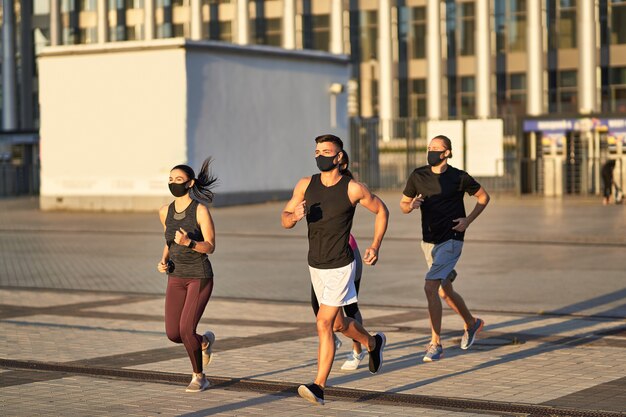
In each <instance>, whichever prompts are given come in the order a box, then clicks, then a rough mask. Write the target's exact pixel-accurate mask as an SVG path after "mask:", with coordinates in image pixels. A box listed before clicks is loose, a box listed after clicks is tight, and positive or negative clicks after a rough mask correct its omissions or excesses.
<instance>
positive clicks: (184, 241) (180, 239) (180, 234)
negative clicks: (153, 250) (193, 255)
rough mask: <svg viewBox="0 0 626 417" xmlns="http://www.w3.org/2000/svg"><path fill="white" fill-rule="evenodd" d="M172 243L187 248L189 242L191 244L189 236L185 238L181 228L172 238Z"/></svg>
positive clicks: (183, 230)
mask: <svg viewBox="0 0 626 417" xmlns="http://www.w3.org/2000/svg"><path fill="white" fill-rule="evenodd" d="M174 242H176V243H177V244H179V245H181V246H187V245H189V242H191V239H189V236H187V232H185V229H183V228H182V227H181V228H180V229H179V230H177V231H176V235H175V236H174Z"/></svg>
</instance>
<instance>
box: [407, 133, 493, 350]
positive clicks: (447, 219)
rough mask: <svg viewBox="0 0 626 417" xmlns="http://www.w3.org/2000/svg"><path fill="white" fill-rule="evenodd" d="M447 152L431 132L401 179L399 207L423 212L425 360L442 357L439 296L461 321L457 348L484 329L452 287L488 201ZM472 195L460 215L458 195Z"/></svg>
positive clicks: (442, 139)
mask: <svg viewBox="0 0 626 417" xmlns="http://www.w3.org/2000/svg"><path fill="white" fill-rule="evenodd" d="M451 157H452V143H451V141H450V139H449V138H447V137H446V136H436V137H434V138H433V139H432V140H431V141H430V144H429V145H428V165H426V166H423V167H421V168H417V169H415V170H414V171H413V173H411V175H410V176H409V179H408V181H407V183H406V187H405V189H404V192H403V195H402V199H401V200H400V208H401V209H402V212H403V213H406V214H408V213H411V212H412V211H413V210H415V209H417V208H419V209H420V211H421V213H422V250H423V251H424V255H425V257H426V263H427V264H428V268H429V270H428V272H427V273H426V283H425V285H424V291H425V292H426V299H427V301H428V313H429V315H430V326H431V340H430V344H429V345H428V348H427V349H426V354H425V355H424V357H423V361H424V362H431V361H434V360H438V359H440V358H441V357H442V356H443V346H442V345H441V338H440V335H441V316H442V308H441V300H440V299H439V297H441V298H443V299H444V300H445V301H446V302H447V303H448V305H449V306H450V307H451V308H452V309H453V310H454V311H455V312H456V313H457V314H459V315H460V316H461V317H462V318H463V320H464V321H465V333H464V334H463V338H462V339H461V349H468V348H469V347H470V346H471V345H472V344H473V343H474V339H475V337H476V334H477V333H478V332H480V331H481V329H482V328H483V325H484V322H483V320H482V319H480V318H477V317H474V316H473V315H472V314H471V313H470V311H469V309H468V308H467V306H466V305H465V301H464V300H463V298H462V297H461V295H460V294H459V293H457V292H455V291H454V288H453V287H452V281H454V278H455V277H456V271H455V269H454V267H455V266H456V263H457V262H458V260H459V258H460V256H461V249H462V248H463V237H464V235H465V230H466V229H467V228H468V227H469V225H470V224H471V223H472V222H473V221H474V220H475V219H476V217H478V215H479V214H480V213H481V212H482V211H483V210H484V209H485V207H486V206H487V204H488V203H489V194H487V192H486V191H485V190H484V189H483V188H482V187H481V186H480V184H479V183H477V182H476V181H475V180H474V178H472V177H471V176H470V175H469V174H468V173H467V172H465V171H461V170H459V169H456V168H454V167H452V166H450V165H448V158H451ZM466 192H467V193H468V194H470V195H473V196H474V197H476V198H477V199H478V203H477V204H476V206H475V207H474V210H472V212H471V213H470V215H469V216H466V214H465V206H464V203H463V196H464V195H465V193H466Z"/></svg>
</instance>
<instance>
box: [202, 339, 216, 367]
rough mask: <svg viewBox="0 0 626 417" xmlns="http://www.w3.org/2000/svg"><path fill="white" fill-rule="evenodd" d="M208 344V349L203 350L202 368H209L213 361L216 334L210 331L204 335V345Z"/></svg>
mask: <svg viewBox="0 0 626 417" xmlns="http://www.w3.org/2000/svg"><path fill="white" fill-rule="evenodd" d="M205 343H206V347H204V348H203V349H202V366H207V365H208V364H210V363H211V360H212V359H213V356H212V351H213V344H214V343H215V334H214V333H213V332H211V331H208V332H206V333H204V334H203V335H202V344H203V345H204V344H205Z"/></svg>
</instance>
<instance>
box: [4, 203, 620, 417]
mask: <svg viewBox="0 0 626 417" xmlns="http://www.w3.org/2000/svg"><path fill="white" fill-rule="evenodd" d="M381 198H383V200H384V201H385V202H386V203H387V204H388V206H389V208H390V212H391V215H390V227H389V231H388V234H387V236H386V239H385V241H384V242H383V247H382V250H381V253H380V262H379V264H378V265H376V266H375V267H366V268H365V270H364V274H363V282H362V285H361V295H360V299H359V304H360V306H361V310H362V313H363V317H364V320H365V324H366V327H367V328H368V329H369V330H371V331H384V332H385V333H386V334H387V339H388V345H387V349H386V351H385V364H384V367H383V371H382V373H381V374H379V375H371V374H370V373H369V371H368V370H367V364H366V363H365V362H364V363H363V365H362V366H361V367H360V368H359V370H358V371H356V372H346V371H341V370H340V369H339V368H340V366H341V363H342V362H343V360H344V359H345V355H346V354H347V353H348V352H349V349H350V348H349V345H350V341H349V340H347V339H345V338H343V337H342V340H343V342H344V344H343V347H342V348H341V349H340V351H339V352H338V355H337V358H336V361H335V364H334V366H333V371H332V373H331V378H330V380H329V388H328V390H327V394H326V395H327V403H326V405H325V406H324V407H316V406H312V405H310V404H309V403H307V402H305V401H304V400H302V399H301V398H300V397H298V396H297V394H296V388H297V386H298V385H299V384H301V383H309V382H310V381H312V380H313V378H314V376H315V368H316V366H315V365H316V356H317V337H316V333H315V324H314V317H313V313H312V311H311V308H310V306H309V304H308V297H309V277H308V270H307V268H306V249H307V241H306V225H305V224H299V225H297V226H296V227H295V228H294V229H292V230H283V229H282V228H281V227H280V211H281V210H282V207H283V204H284V203H282V202H276V203H267V204H258V205H249V206H238V207H224V208H214V209H212V213H213V217H214V220H215V224H216V233H217V249H216V252H215V254H214V255H212V257H211V259H212V263H213V266H214V270H215V274H216V275H215V290H214V293H213V297H212V299H211V301H210V302H209V305H208V306H207V309H206V311H205V314H204V316H203V319H202V321H201V323H200V325H199V331H200V332H204V331H205V330H206V329H211V330H213V331H214V332H215V334H216V336H217V342H216V344H215V352H216V353H215V358H214V360H213V362H212V364H211V365H210V366H209V367H208V368H207V369H206V373H207V375H208V377H209V379H210V381H211V383H212V388H211V389H209V390H208V391H206V392H203V393H200V394H189V393H185V392H184V388H185V386H186V384H187V383H188V381H189V379H190V373H191V367H190V364H189V360H188V358H187V356H186V353H185V350H184V348H183V347H182V346H180V345H175V344H173V343H172V342H170V341H169V340H168V339H167V337H166V336H165V332H164V325H163V304H164V299H163V298H164V297H163V292H164V288H165V277H164V276H163V275H161V274H159V273H158V272H156V264H157V262H158V260H159V259H160V253H161V250H162V247H163V244H164V242H163V236H162V227H161V225H160V223H159V220H158V215H157V214H156V211H155V212H154V213H138V214H137V213H135V214H129V213H70V212H54V213H44V212H40V211H38V210H37V204H36V200H33V199H28V198H25V199H12V200H0V415H2V416H31V415H50V416H96V415H103V416H104V415H106V416H112V415H114V416H127V415H137V416H157V415H158V416H208V415H223V416H268V415H273V416H296V415H297V416H309V415H311V416H318V415H319V416H327V415H332V416H377V415H394V416H396V415H397V416H454V417H456V416H479V415H505V416H551V415H553V416H604V415H606V416H612V415H626V353H625V352H626V256H625V254H626V207H624V206H608V207H603V206H601V205H600V204H599V202H600V201H599V199H596V198H565V199H541V198H536V197H527V198H517V197H511V196H497V195H496V196H493V199H492V202H491V204H490V205H489V207H488V208H487V210H486V211H485V212H484V213H483V215H481V217H479V219H478V220H477V221H476V222H475V223H474V224H473V225H471V226H470V228H469V230H468V232H467V236H466V244H465V248H464V254H463V257H462V258H461V262H460V263H459V266H458V271H459V277H458V278H457V280H456V281H455V287H456V289H457V290H458V291H459V292H460V293H461V294H462V295H463V296H464V298H465V299H466V301H467V303H468V305H469V307H470V309H472V310H473V312H474V314H475V315H478V316H480V317H481V318H483V319H484V320H485V322H486V326H485V329H484V331H483V332H482V333H481V334H480V338H479V340H478V341H477V342H476V343H475V345H474V346H473V347H472V348H471V349H470V350H468V351H463V350H461V349H460V348H459V343H460V338H461V335H462V321H461V319H460V318H459V317H458V316H456V315H455V314H454V313H453V312H452V311H451V310H449V309H447V308H446V309H444V318H443V329H444V332H443V335H442V336H443V346H444V349H445V356H444V359H442V360H441V361H439V362H434V363H423V362H422V361H421V357H422V355H423V351H424V349H425V347H426V345H427V343H428V341H429V338H430V329H429V324H428V313H427V310H426V308H425V307H426V300H425V296H424V293H423V290H422V286H423V275H424V273H425V272H426V265H425V262H424V260H423V255H422V254H421V251H420V245H419V230H420V228H419V214H417V213H413V214H411V215H403V214H401V213H400V210H399V208H398V201H399V199H400V194H399V193H391V192H385V193H381ZM467 204H468V207H471V205H473V200H472V199H469V200H468V201H467ZM372 231H373V216H371V215H369V214H368V213H367V212H366V211H364V209H363V208H359V209H358V210H357V216H356V217H355V224H354V229H353V232H354V234H355V236H356V238H357V241H358V242H359V244H360V246H361V247H362V248H364V247H366V245H367V243H368V242H369V240H368V239H371V236H372Z"/></svg>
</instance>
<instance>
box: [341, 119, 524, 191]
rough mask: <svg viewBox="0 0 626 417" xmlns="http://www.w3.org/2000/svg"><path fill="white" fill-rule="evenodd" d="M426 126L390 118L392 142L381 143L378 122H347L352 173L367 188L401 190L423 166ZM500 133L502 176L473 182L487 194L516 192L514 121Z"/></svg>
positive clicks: (506, 122) (422, 121) (517, 168)
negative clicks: (482, 187) (502, 151)
mask: <svg viewBox="0 0 626 417" xmlns="http://www.w3.org/2000/svg"><path fill="white" fill-rule="evenodd" d="M426 124H427V120H426V119H394V120H393V121H392V123H391V126H390V130H391V132H392V133H391V135H392V138H393V139H391V140H389V141H383V140H382V132H381V123H380V120H379V119H377V118H371V119H361V118H353V119H351V121H350V139H351V141H350V144H351V148H352V150H351V152H352V155H350V157H351V158H350V159H351V164H352V165H351V170H352V172H353V173H354V174H355V176H356V177H357V178H358V179H359V181H361V182H364V183H365V184H367V185H368V186H369V187H370V188H373V189H392V190H398V189H403V188H404V186H405V184H406V180H407V178H408V176H409V175H410V173H411V172H412V171H413V170H414V169H415V168H417V167H420V166H423V165H426V163H427V162H426V154H427V149H426V148H427V146H428V141H429V138H427V136H426V135H427V133H426ZM504 134H505V136H504V137H505V147H504V158H503V159H502V160H499V161H498V162H497V163H498V168H499V171H500V172H501V173H502V175H500V176H497V177H476V179H477V180H478V181H479V182H480V183H481V184H482V185H483V186H484V187H485V188H486V189H487V190H489V191H494V192H507V193H517V192H519V189H520V186H519V183H520V161H519V160H518V156H517V120H516V119H514V118H508V119H504ZM470 174H471V173H470Z"/></svg>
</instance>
